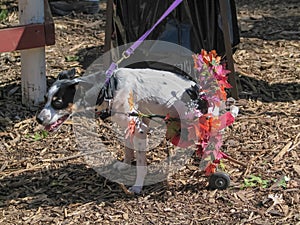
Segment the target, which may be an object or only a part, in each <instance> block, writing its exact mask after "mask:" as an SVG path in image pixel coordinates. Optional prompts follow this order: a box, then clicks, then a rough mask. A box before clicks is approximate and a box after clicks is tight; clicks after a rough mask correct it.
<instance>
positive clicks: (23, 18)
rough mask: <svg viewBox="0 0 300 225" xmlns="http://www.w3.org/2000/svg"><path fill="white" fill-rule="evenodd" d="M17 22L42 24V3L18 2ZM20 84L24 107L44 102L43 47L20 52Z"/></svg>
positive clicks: (45, 86) (36, 0)
mask: <svg viewBox="0 0 300 225" xmlns="http://www.w3.org/2000/svg"><path fill="white" fill-rule="evenodd" d="M19 21H20V24H21V25H26V24H32V23H44V21H45V18H44V1H43V0H19ZM32 41H35V40H34V39H32ZM21 83H22V103H23V104H24V105H27V106H28V107H34V106H37V105H38V104H39V103H41V102H42V101H43V100H44V95H45V93H46V90H47V85H46V66H45V47H41V48H34V49H28V50H22V51H21Z"/></svg>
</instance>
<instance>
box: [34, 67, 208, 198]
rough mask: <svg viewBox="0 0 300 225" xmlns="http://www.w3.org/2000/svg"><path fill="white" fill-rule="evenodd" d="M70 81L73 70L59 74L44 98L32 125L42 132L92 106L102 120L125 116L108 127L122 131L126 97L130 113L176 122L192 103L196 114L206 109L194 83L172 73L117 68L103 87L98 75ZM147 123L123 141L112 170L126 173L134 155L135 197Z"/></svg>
mask: <svg viewBox="0 0 300 225" xmlns="http://www.w3.org/2000/svg"><path fill="white" fill-rule="evenodd" d="M74 75H75V70H71V71H64V72H62V73H60V74H59V76H58V79H57V80H56V81H55V82H54V83H53V85H52V86H51V87H50V89H49V91H48V93H47V96H46V97H47V102H46V104H45V106H44V108H43V109H42V110H41V112H40V113H39V114H38V115H37V121H38V122H39V123H40V124H42V125H43V126H44V127H45V129H46V130H48V131H55V130H57V129H58V128H59V127H60V126H61V125H62V124H63V122H64V121H66V120H67V119H68V118H69V117H70V116H72V115H73V114H74V113H76V112H77V111H78V109H79V108H82V106H84V107H93V106H96V107H97V110H98V111H99V110H100V111H102V112H104V113H103V114H102V117H108V116H110V115H111V114H112V113H114V112H113V111H117V112H125V113H118V114H115V115H114V116H113V121H114V122H116V123H118V125H120V126H121V127H124V128H126V127H128V124H129V121H130V117H129V116H128V112H130V111H132V105H131V104H132V103H131V104H130V102H129V101H128V98H129V96H130V95H132V94H131V93H133V95H134V96H135V99H134V110H135V111H136V112H139V113H144V114H157V115H169V116H170V117H172V118H180V116H181V115H182V114H184V113H185V112H186V110H187V103H188V102H189V101H191V100H193V101H198V102H197V104H198V107H199V108H202V109H204V110H206V109H207V104H206V103H205V102H201V101H199V99H198V95H199V92H198V91H199V89H198V87H197V84H196V82H195V81H193V80H192V79H189V78H187V77H184V76H183V75H179V74H176V73H172V72H167V71H161V70H154V69H130V68H120V69H117V70H116V71H115V72H114V74H113V75H112V76H111V77H110V79H109V81H108V82H106V83H105V84H103V82H102V84H99V82H97V79H99V76H105V75H104V74H102V75H100V74H92V75H89V76H85V77H80V78H74ZM98 84H99V85H98ZM75 95H76V98H75ZM95 96H96V97H95ZM91 98H94V99H96V100H95V101H94V103H91V101H90V100H89V99H91ZM107 99H109V100H107ZM197 99H198V100H197ZM112 106H113V107H112ZM112 108H113V111H112V110H111V109H112ZM205 108H206V109H205ZM126 112H127V113H126ZM204 113H206V112H204ZM149 121H150V120H149V118H142V120H141V121H139V123H138V124H136V126H139V127H138V129H137V131H136V132H135V133H134V137H133V139H132V140H131V141H130V140H128V138H127V139H126V140H127V142H128V143H126V144H125V146H126V147H125V158H124V161H123V162H119V163H117V164H116V165H115V168H116V169H118V170H122V169H126V168H127V167H128V165H129V164H131V162H132V159H133V157H134V151H135V152H136V163H137V167H136V168H137V177H136V181H135V184H134V186H133V187H131V188H130V191H131V192H133V193H140V191H141V189H142V187H143V182H144V178H145V176H146V173H147V165H146V151H147V149H148V146H147V133H148V130H149V127H148V125H149Z"/></svg>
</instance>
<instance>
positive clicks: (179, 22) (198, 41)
mask: <svg viewBox="0 0 300 225" xmlns="http://www.w3.org/2000/svg"><path fill="white" fill-rule="evenodd" d="M224 1H228V4H229V6H230V7H229V8H230V14H229V15H228V21H229V23H230V24H229V27H230V28H231V29H230V33H231V44H232V46H235V45H237V44H238V43H239V31H238V25H237V19H236V9H235V2H234V0H224ZM172 2H173V0H164V1H162V0H115V9H116V10H115V16H114V21H116V22H115V24H114V25H115V33H116V37H115V38H116V39H117V40H116V41H117V45H122V44H125V43H129V42H134V41H136V40H137V39H138V38H139V37H140V36H141V35H142V34H144V33H145V32H146V31H147V30H148V29H150V28H151V26H152V25H153V24H154V23H155V22H156V21H157V20H158V19H159V18H160V16H161V15H162V14H163V13H164V12H165V10H166V9H167V8H168V7H169V6H170V5H171V4H172ZM218 2H219V0H184V1H183V3H181V4H180V5H179V6H178V7H177V8H176V9H175V10H174V11H173V12H172V13H171V15H169V16H168V18H167V19H165V20H164V21H163V22H162V23H161V24H160V25H159V26H158V27H157V28H156V29H155V30H154V31H153V32H152V33H151V34H150V36H149V37H148V38H147V39H148V40H158V39H159V40H167V39H165V38H166V37H167V36H168V35H167V34H166V33H167V31H166V27H172V26H176V27H177V28H178V29H179V30H180V29H181V28H182V27H183V28H182V29H185V31H184V32H182V34H183V35H188V36H189V42H190V43H189V45H187V44H185V45H184V46H185V47H189V48H190V50H192V51H193V52H195V53H197V52H200V51H201V49H206V50H208V51H209V50H212V49H215V50H216V51H217V52H218V53H219V54H222V55H223V54H224V49H225V47H224V38H223V32H222V28H221V18H220V8H219V3H218ZM174 24H175V25H174ZM168 25H170V26H168ZM187 27H190V30H189V33H187V32H186V31H187ZM179 34H180V32H179ZM162 35H163V36H164V38H163V39H161V38H160V37H162ZM170 36H172V35H170ZM184 39H185V38H184V37H181V38H180V37H178V38H176V40H175V41H177V42H178V43H177V44H182V43H180V41H181V40H184ZM170 41H173V42H174V40H170Z"/></svg>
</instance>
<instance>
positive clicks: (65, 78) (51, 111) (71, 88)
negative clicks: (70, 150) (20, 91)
mask: <svg viewBox="0 0 300 225" xmlns="http://www.w3.org/2000/svg"><path fill="white" fill-rule="evenodd" d="M74 76H75V69H72V70H69V71H63V72H61V73H60V74H59V75H58V78H57V80H56V81H55V82H54V83H53V84H52V86H51V87H50V88H49V91H48V93H47V94H46V96H45V98H46V104H45V106H44V108H43V109H42V111H41V112H40V113H39V114H38V115H37V117H36V119H37V122H38V123H40V124H42V125H43V126H44V127H45V129H46V130H47V131H55V130H57V129H58V128H59V127H60V126H61V125H62V124H63V122H64V121H66V120H67V119H68V118H69V117H70V116H71V115H72V112H73V109H72V108H73V100H74V96H75V93H76V86H77V85H78V83H79V80H78V79H76V78H75V79H74Z"/></svg>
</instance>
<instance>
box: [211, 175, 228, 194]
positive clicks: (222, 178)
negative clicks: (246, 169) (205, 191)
mask: <svg viewBox="0 0 300 225" xmlns="http://www.w3.org/2000/svg"><path fill="white" fill-rule="evenodd" d="M208 182H209V184H208V187H209V188H210V189H213V190H215V189H219V190H224V189H226V188H228V187H229V184H230V177H229V175H228V174H227V173H224V172H216V173H213V174H212V175H211V176H210V177H209V180H208Z"/></svg>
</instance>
